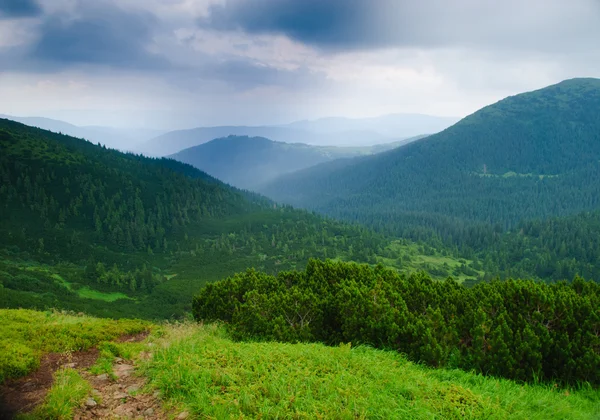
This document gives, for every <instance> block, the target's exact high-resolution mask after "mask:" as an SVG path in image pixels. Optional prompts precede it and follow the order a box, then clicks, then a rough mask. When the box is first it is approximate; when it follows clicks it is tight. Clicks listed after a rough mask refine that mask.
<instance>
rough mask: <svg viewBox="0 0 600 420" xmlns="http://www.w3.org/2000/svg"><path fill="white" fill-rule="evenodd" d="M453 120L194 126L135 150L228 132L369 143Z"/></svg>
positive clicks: (162, 152) (187, 143) (168, 148)
mask: <svg viewBox="0 0 600 420" xmlns="http://www.w3.org/2000/svg"><path fill="white" fill-rule="evenodd" d="M457 120H458V119H457V118H448V117H435V116H427V115H418V114H415V115H412V114H393V115H387V116H383V117H377V118H363V119H352V118H341V117H340V118H338V117H335V118H323V119H319V120H314V121H297V122H293V123H290V124H284V125H273V126H218V127H198V128H193V129H189V130H176V131H170V132H168V133H165V134H163V135H161V136H158V137H156V138H154V139H151V140H149V141H147V142H146V143H144V144H142V145H140V147H139V148H138V151H140V152H142V153H144V154H148V155H153V156H167V155H170V154H173V153H177V152H179V151H181V150H183V149H187V148H190V147H193V146H198V145H200V144H203V143H206V142H208V141H210V140H213V139H216V138H223V137H227V136H230V135H234V136H249V137H265V138H268V139H271V140H274V141H279V142H284V143H305V144H309V145H314V146H340V147H360V146H373V145H376V144H383V143H390V142H394V141H398V140H402V139H406V138H411V137H414V136H418V135H422V134H424V133H435V132H438V131H440V130H442V129H444V128H446V127H448V126H450V125H451V124H453V123H454V122H456V121H457Z"/></svg>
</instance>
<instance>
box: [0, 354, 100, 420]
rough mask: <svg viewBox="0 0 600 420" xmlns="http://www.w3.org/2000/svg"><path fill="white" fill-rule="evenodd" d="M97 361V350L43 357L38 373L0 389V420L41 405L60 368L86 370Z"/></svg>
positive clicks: (6, 384) (3, 385)
mask: <svg viewBox="0 0 600 420" xmlns="http://www.w3.org/2000/svg"><path fill="white" fill-rule="evenodd" d="M97 358H98V350H97V349H90V350H87V351H80V352H75V353H50V354H47V355H45V356H44V357H43V358H42V360H41V362H40V367H39V369H38V370H36V371H35V372H33V373H31V374H29V375H28V376H25V377H23V378H18V379H12V380H10V379H9V380H8V381H6V382H5V383H4V384H2V385H0V409H1V410H0V411H1V413H0V419H2V420H5V419H12V418H13V417H15V415H16V414H17V413H27V412H29V411H31V410H32V409H33V408H34V407H36V406H37V405H38V404H40V403H42V402H43V401H44V397H45V396H46V394H47V393H48V390H49V389H50V387H52V382H53V381H54V378H53V375H54V372H56V371H57V370H58V369H59V368H60V367H63V366H65V367H71V368H75V369H78V370H81V369H88V368H89V367H91V366H92V365H93V364H94V363H96V359H97Z"/></svg>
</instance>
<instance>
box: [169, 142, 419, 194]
mask: <svg viewBox="0 0 600 420" xmlns="http://www.w3.org/2000/svg"><path fill="white" fill-rule="evenodd" d="M414 140H416V139H415V138H412V139H407V140H402V141H398V142H392V143H387V144H381V145H376V146H371V147H354V148H351V147H325V146H310V145H307V144H302V143H283V142H276V141H272V140H269V139H266V138H264V137H247V136H228V137H224V138H220V139H214V140H211V141H209V142H207V143H204V144H201V145H199V146H194V147H191V148H189V149H185V150H182V151H181V152H178V153H175V154H174V155H171V156H170V157H171V158H173V159H175V160H178V161H180V162H184V163H188V164H190V165H192V166H194V167H196V168H198V169H201V170H203V171H205V172H207V173H208V174H210V175H212V176H214V177H215V178H218V179H220V180H221V181H224V182H226V183H228V184H231V185H233V186H235V187H238V188H244V189H248V190H254V189H256V188H258V187H259V186H261V185H263V184H265V183H267V182H269V181H272V180H274V179H275V178H277V177H278V176H280V175H283V174H286V173H291V172H294V171H297V170H300V169H304V168H307V167H310V166H313V165H316V164H318V163H322V162H327V161H330V160H333V159H337V158H342V157H351V156H361V155H367V154H371V153H378V152H382V151H385V150H390V149H392V148H394V147H399V146H401V145H403V144H407V143H409V142H411V141H414Z"/></svg>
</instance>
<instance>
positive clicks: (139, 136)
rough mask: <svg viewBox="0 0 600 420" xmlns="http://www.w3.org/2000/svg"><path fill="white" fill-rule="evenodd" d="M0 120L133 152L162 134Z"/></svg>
mask: <svg viewBox="0 0 600 420" xmlns="http://www.w3.org/2000/svg"><path fill="white" fill-rule="evenodd" d="M0 118H5V119H8V120H12V121H16V122H20V123H22V124H26V125H29V126H32V127H38V128H41V129H44V130H49V131H52V132H55V133H62V134H66V135H69V136H73V137H77V138H83V139H86V140H88V141H91V142H92V143H95V144H97V143H101V144H103V145H105V146H107V147H110V148H112V149H118V150H123V151H128V150H134V149H135V148H136V147H137V145H138V144H139V143H142V142H144V141H146V140H148V139H150V138H153V137H155V136H157V135H160V134H162V133H163V131H161V130H152V129H135V128H129V129H128V128H114V127H105V126H77V125H74V124H71V123H68V122H65V121H61V120H55V119H52V118H44V117H16V116H13V115H4V114H0Z"/></svg>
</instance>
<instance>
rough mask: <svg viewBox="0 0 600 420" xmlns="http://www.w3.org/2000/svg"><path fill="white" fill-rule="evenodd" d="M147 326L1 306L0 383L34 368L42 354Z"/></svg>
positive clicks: (82, 346) (86, 345)
mask: <svg viewBox="0 0 600 420" xmlns="http://www.w3.org/2000/svg"><path fill="white" fill-rule="evenodd" d="M149 327H150V324H149V323H147V322H143V321H135V320H119V321H115V320H109V319H102V318H93V317H89V316H85V315H69V314H65V313H60V312H50V311H48V312H39V311H31V310H25V309H0V383H2V382H4V380H6V379H8V378H11V377H12V378H15V377H20V376H24V375H26V374H28V373H29V372H31V371H33V370H35V369H37V367H38V366H39V363H40V358H41V356H42V354H44V353H50V352H73V351H78V350H86V349H88V348H90V347H94V346H96V345H97V344H98V343H100V342H102V341H106V340H113V339H115V338H117V337H119V336H120V335H123V334H134V333H137V332H140V331H144V330H147V329H148V328H149Z"/></svg>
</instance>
